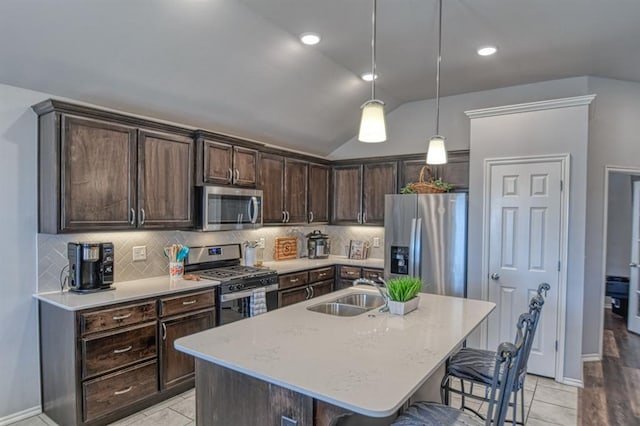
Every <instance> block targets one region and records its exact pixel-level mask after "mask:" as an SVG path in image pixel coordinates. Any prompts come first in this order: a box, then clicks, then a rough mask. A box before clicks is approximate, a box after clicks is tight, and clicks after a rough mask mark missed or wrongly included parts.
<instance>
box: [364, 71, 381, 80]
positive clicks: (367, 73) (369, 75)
mask: <svg viewBox="0 0 640 426" xmlns="http://www.w3.org/2000/svg"><path fill="white" fill-rule="evenodd" d="M360 78H361V79H363V80H364V81H371V80H373V78H372V77H371V73H370V72H365V73H364V74H362V75H361V76H360ZM375 79H376V80H377V79H378V74H376V76H375Z"/></svg>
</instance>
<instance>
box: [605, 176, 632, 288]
mask: <svg viewBox="0 0 640 426" xmlns="http://www.w3.org/2000/svg"><path fill="white" fill-rule="evenodd" d="M631 198H632V193H631V176H630V175H628V174H626V173H611V174H610V175H609V200H608V213H607V266H606V269H605V274H606V275H615V276H620V277H629V261H630V260H631Z"/></svg>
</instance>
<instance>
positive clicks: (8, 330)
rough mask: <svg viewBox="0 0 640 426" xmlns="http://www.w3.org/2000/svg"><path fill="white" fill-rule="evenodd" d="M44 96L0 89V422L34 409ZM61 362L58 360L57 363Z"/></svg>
mask: <svg viewBox="0 0 640 426" xmlns="http://www.w3.org/2000/svg"><path fill="white" fill-rule="evenodd" d="M46 97H47V95H45V94H42V93H37V92H32V91H28V90H23V89H19V88H15V87H11V86H6V85H0V153H1V154H0V181H2V185H0V200H2V201H0V235H1V236H2V244H1V245H0V259H2V273H1V274H0V294H1V296H0V344H1V345H2V350H1V351H0V366H2V379H0V420H2V419H3V418H5V417H8V416H10V415H13V414H16V413H19V412H21V411H25V410H29V409H32V408H34V407H35V408H36V409H38V408H39V405H40V366H39V360H38V359H39V358H38V331H37V321H36V318H37V315H36V308H37V306H36V303H35V301H34V300H33V299H32V297H31V295H32V294H33V293H35V292H36V260H37V259H36V218H37V209H36V206H37V204H36V193H37V184H36V152H37V149H36V147H37V143H36V142H37V119H36V114H35V113H34V112H33V111H31V108H30V107H31V105H33V104H34V103H36V102H38V101H41V100H43V99H45V98H46ZM60 361H61V362H63V361H64V360H60Z"/></svg>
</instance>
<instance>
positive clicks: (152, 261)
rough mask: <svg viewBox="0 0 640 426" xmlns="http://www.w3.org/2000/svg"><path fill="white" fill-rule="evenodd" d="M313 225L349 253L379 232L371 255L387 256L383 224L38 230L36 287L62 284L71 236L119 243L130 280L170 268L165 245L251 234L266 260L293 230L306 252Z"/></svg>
mask: <svg viewBox="0 0 640 426" xmlns="http://www.w3.org/2000/svg"><path fill="white" fill-rule="evenodd" d="M314 229H320V230H321V231H323V232H325V233H327V234H329V236H330V238H331V254H334V255H341V256H344V255H345V246H348V245H349V240H352V239H353V240H363V241H369V242H370V243H371V244H372V243H373V238H374V237H378V238H380V247H379V248H373V247H372V248H371V250H370V252H369V257H377V258H381V257H383V253H384V228H382V227H365V226H325V225H316V226H299V227H297V226H287V227H281V226H273V227H269V226H265V227H262V228H260V229H256V230H243V231H221V232H185V231H133V232H95V233H81V234H62V235H51V234H38V291H39V292H44V291H55V290H59V289H60V277H61V275H60V274H61V271H62V269H63V268H64V267H65V266H67V265H68V260H67V243H68V242H70V241H100V242H112V243H113V244H114V247H115V279H116V282H118V281H129V280H135V279H140V278H146V277H152V276H158V275H163V274H168V264H167V259H166V258H165V257H164V254H163V250H162V249H163V247H165V246H168V245H171V244H184V245H187V246H202V245H213V244H232V243H242V242H243V241H247V240H257V239H259V238H261V237H262V238H264V239H265V251H264V257H265V261H269V260H273V247H274V241H275V238H276V237H285V236H295V237H297V238H298V257H303V256H306V238H305V235H306V234H308V233H310V232H311V231H312V230H314ZM134 246H146V248H147V259H146V260H143V261H135V262H134V261H133V247H134Z"/></svg>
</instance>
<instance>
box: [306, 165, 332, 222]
mask: <svg viewBox="0 0 640 426" xmlns="http://www.w3.org/2000/svg"><path fill="white" fill-rule="evenodd" d="M308 188H309V191H308V197H309V208H308V210H309V213H308V216H309V223H327V222H329V167H327V166H322V165H320V164H309V185H308Z"/></svg>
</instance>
